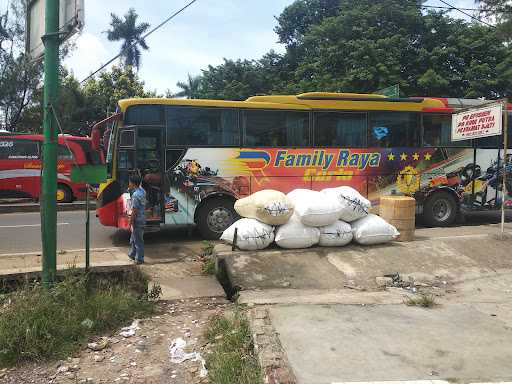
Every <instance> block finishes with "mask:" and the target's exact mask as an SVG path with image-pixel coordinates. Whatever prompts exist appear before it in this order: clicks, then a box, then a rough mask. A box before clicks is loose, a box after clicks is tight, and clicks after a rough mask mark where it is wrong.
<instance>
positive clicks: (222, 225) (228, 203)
mask: <svg viewBox="0 0 512 384" xmlns="http://www.w3.org/2000/svg"><path fill="white" fill-rule="evenodd" d="M236 220H238V214H237V213H236V211H235V208H234V200H232V199H228V198H223V197H212V198H210V199H208V200H206V201H205V202H204V204H203V205H202V206H201V207H200V208H199V212H198V214H197V228H198V229H199V233H200V234H201V236H202V237H203V238H204V239H206V240H216V239H218V238H219V237H220V236H221V235H222V232H224V230H225V229H226V228H228V227H229V226H230V225H231V224H233V223H234V222H235V221H236Z"/></svg>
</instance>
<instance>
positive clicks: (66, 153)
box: [57, 144, 73, 160]
mask: <svg viewBox="0 0 512 384" xmlns="http://www.w3.org/2000/svg"><path fill="white" fill-rule="evenodd" d="M57 160H73V153H72V152H71V150H70V149H68V147H66V146H65V145H60V144H59V147H58V149H57Z"/></svg>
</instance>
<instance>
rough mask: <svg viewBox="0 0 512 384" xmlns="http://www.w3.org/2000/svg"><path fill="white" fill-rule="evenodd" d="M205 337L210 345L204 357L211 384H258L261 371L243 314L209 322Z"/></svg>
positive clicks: (222, 317) (260, 378) (213, 318)
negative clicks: (211, 347) (211, 345)
mask: <svg viewBox="0 0 512 384" xmlns="http://www.w3.org/2000/svg"><path fill="white" fill-rule="evenodd" d="M205 336H206V338H207V339H208V341H209V342H210V343H212V344H213V346H214V347H213V351H212V353H211V354H209V355H207V357H206V366H207V368H208V375H209V379H210V383H212V384H232V383H238V384H256V383H257V384H261V383H262V382H263V379H262V373H261V369H260V367H259V364H258V361H257V359H256V357H255V356H254V346H253V343H252V338H251V332H250V330H249V323H248V321H247V318H246V317H245V314H244V313H243V312H241V311H238V310H237V311H235V313H233V314H231V315H216V316H213V317H212V318H210V321H209V324H208V327H207V329H206V332H205Z"/></svg>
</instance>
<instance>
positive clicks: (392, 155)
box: [388, 152, 395, 161]
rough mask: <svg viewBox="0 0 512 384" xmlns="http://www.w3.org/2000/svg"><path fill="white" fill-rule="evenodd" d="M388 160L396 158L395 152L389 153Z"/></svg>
mask: <svg viewBox="0 0 512 384" xmlns="http://www.w3.org/2000/svg"><path fill="white" fill-rule="evenodd" d="M388 160H389V161H393V160H395V155H394V154H393V152H391V153H390V154H389V155H388Z"/></svg>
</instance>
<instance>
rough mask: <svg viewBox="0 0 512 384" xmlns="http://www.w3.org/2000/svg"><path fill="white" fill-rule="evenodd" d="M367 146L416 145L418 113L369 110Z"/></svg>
mask: <svg viewBox="0 0 512 384" xmlns="http://www.w3.org/2000/svg"><path fill="white" fill-rule="evenodd" d="M369 122H370V124H369V133H368V146H369V147H384V148H389V147H418V146H419V145H420V136H421V134H420V122H419V114H418V113H414V112H370V119H369Z"/></svg>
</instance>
